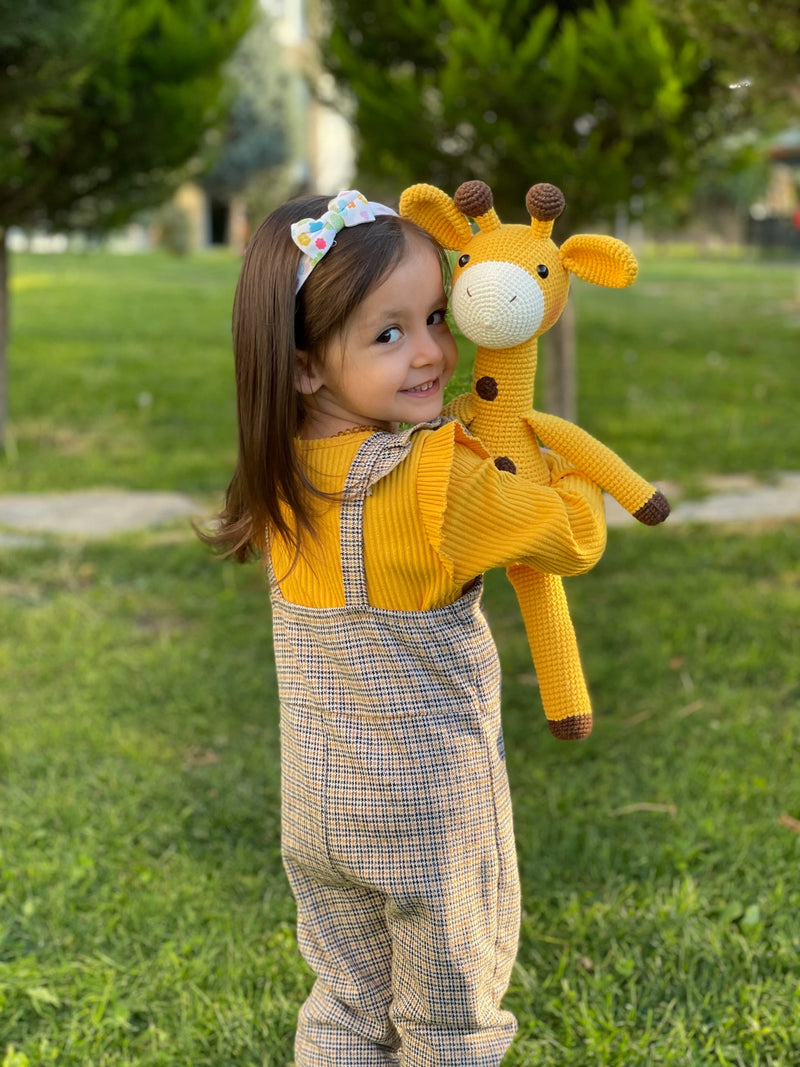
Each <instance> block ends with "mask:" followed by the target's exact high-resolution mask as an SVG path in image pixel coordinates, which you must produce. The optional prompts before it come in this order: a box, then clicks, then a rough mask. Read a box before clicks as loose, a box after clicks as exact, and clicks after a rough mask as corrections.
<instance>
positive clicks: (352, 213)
mask: <svg viewBox="0 0 800 1067" xmlns="http://www.w3.org/2000/svg"><path fill="white" fill-rule="evenodd" d="M396 214H397V212H396V211H393V210H392V209H391V208H390V207H386V206H385V205H384V204H376V203H374V202H373V201H371V200H367V198H366V197H365V196H363V195H362V194H361V193H359V192H358V190H357V189H350V190H345V191H344V192H341V193H339V195H338V196H335V197H334V198H333V200H331V201H330V202H329V203H328V210H327V211H326V212H325V214H324V215H323V216H322V217H321V218H319V219H301V220H300V221H299V222H293V223H292V240H293V241H294V243H295V244H296V245H297V247H298V248H299V249H300V251H301V252H302V253H303V258H302V259H301V260H300V266H299V267H298V268H297V286H296V288H295V293H297V292H299V291H300V286H301V285H302V284H303V282H304V281H305V280H306V278H307V277H308V276H309V274H310V273H311V271H312V270H313V269H314V267H316V265H317V263H319V261H320V260H321V259H322V257H323V256H324V255H325V253H326V252H328V251H329V249H330V247H331V245H332V244H333V242H334V241H335V239H336V234H337V233H338V232H339V230H341V229H344V227H345V226H360V225H361V224H362V223H363V222H374V221H375V217H376V216H377V215H396Z"/></svg>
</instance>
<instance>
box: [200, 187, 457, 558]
mask: <svg viewBox="0 0 800 1067" xmlns="http://www.w3.org/2000/svg"><path fill="white" fill-rule="evenodd" d="M330 199H331V198H330V197H327V196H313V197H305V198H303V199H300V200H291V201H289V202H288V203H286V204H283V205H282V206H281V207H279V208H277V209H276V210H275V211H273V212H272V214H270V215H268V216H267V218H265V219H264V221H263V222H262V223H261V225H260V226H259V227H258V229H257V230H256V232H255V233H254V234H253V237H252V239H251V241H250V244H249V245H248V248H247V252H246V254H245V258H244V264H243V266H242V271H241V274H240V276H239V283H238V285H237V287H236V295H235V297H234V302H233V352H234V362H235V373H236V399H237V413H238V424H239V455H238V459H237V463H236V469H235V471H234V474H233V478H232V479H231V483H230V485H229V486H228V490H227V493H226V496H225V504H224V507H223V509H222V511H221V513H220V515H219V516H218V520H217V527H216V529H215V530H214V532H211V533H209V532H201V531H198V532H199V534H200V537H201V538H202V540H203V541H205V542H206V543H207V544H209V545H211V546H212V547H213V548H215V549H217V550H218V551H219V552H220V553H221V554H222V555H224V556H234V557H235V558H236V559H237V560H239V561H240V562H244V561H245V560H246V559H248V558H250V557H252V556H263V555H264V553H265V551H266V547H267V530H268V529H270V530H272V531H274V532H275V533H276V534H277V535H278V536H280V537H282V538H284V539H285V540H286V541H287V542H288V543H289V544H290V545H291V546H293V548H294V549H295V550H296V551H299V547H300V539H301V537H302V535H303V533H308V532H310V531H311V526H312V524H311V499H312V497H313V495H315V494H316V495H317V496H319V495H324V494H320V493H319V491H318V490H316V489H315V488H314V486H313V485H312V483H311V482H310V481H309V479H308V477H307V476H306V474H305V473H304V471H303V468H302V465H301V462H300V460H299V459H298V456H297V453H296V449H295V445H294V439H295V437H296V436H297V434H298V432H299V429H300V425H301V423H302V420H303V405H302V402H301V399H300V396H299V394H298V393H297V391H296V389H295V370H296V366H297V350H298V349H302V350H303V351H304V352H306V353H307V354H308V358H309V359H310V360H311V361H312V362H314V361H316V362H319V361H321V360H322V359H323V358H324V352H325V349H326V347H327V345H328V343H329V342H330V341H331V340H332V339H333V338H334V337H335V336H336V335H337V334H339V333H341V331H342V329H343V328H344V326H345V323H346V322H347V320H348V318H349V317H350V316H351V315H352V314H353V312H354V311H355V310H356V309H357V308H358V306H359V304H361V302H362V301H363V300H364V299H365V297H366V296H367V295H368V294H369V293H370V292H371V291H372V289H374V288H375V287H376V286H377V285H379V284H380V283H381V281H383V279H384V278H385V277H386V275H387V274H388V273H389V272H390V271H391V270H392V269H393V268H394V267H395V266H396V265H397V263H398V261H399V260H400V259H401V258H402V256H403V254H404V252H405V250H406V243H407V240H408V237H409V235H410V234H416V235H418V236H419V237H420V238H422V239H424V240H425V241H428V242H429V243H431V244H434V247H435V248H436V251H437V252H438V253H440V255H441V251H440V249H439V247H438V245H435V242H433V239H432V238H431V237H429V235H428V234H426V233H425V231H424V230H421V229H420V228H419V227H417V226H415V225H414V223H412V222H410V221H408V220H407V219H402V218H400V217H398V216H395V215H379V216H378V217H377V218H376V219H375V221H374V222H369V223H364V224H363V225H360V226H354V227H349V228H346V229H343V230H340V231H339V233H338V234H337V235H336V242H335V245H334V247H333V248H331V249H330V251H329V252H328V253H327V255H326V256H324V258H323V259H321V260H320V261H319V263H318V264H317V265H316V266H315V267H314V270H313V271H312V272H311V274H310V275H309V276H308V278H307V279H306V281H305V284H304V285H303V287H302V288H301V290H300V292H299V293H297V295H296V296H295V285H296V279H297V268H298V265H299V263H300V257H301V252H300V250H299V248H298V247H297V246H296V245H295V243H294V241H293V240H292V237H291V232H290V228H291V224H292V223H293V222H298V221H299V220H300V219H304V218H319V217H320V216H321V215H322V214H323V213H324V212H325V211H326V210H327V206H328V202H329V200H330ZM287 512H290V513H291V514H292V515H293V522H290V521H289V520H288V519H287Z"/></svg>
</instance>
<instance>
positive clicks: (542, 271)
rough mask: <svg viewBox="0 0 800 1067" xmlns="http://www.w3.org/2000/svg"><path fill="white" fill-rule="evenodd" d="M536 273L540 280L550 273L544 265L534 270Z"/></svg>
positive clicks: (541, 264)
mask: <svg viewBox="0 0 800 1067" xmlns="http://www.w3.org/2000/svg"><path fill="white" fill-rule="evenodd" d="M536 273H537V274H538V275H539V277H540V278H546V277H547V275H548V274H549V273H550V271H549V270H548V269H547V267H546V266H545V265H544V263H540V264H539V266H538V267H537V268H536Z"/></svg>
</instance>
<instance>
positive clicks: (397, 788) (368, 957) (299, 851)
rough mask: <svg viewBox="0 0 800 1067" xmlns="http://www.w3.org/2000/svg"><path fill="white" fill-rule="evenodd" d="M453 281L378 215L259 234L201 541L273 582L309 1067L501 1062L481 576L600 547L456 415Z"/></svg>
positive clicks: (502, 944) (506, 947)
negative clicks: (223, 494) (219, 499)
mask: <svg viewBox="0 0 800 1067" xmlns="http://www.w3.org/2000/svg"><path fill="white" fill-rule="evenodd" d="M443 262H444V260H443V256H442V253H441V250H440V249H439V248H438V247H437V246H436V245H435V244H434V242H433V241H432V239H431V238H430V237H429V236H428V235H427V234H426V233H424V232H423V231H422V230H420V229H418V228H417V227H416V226H414V225H413V223H410V222H408V221H407V220H404V219H401V218H399V217H398V216H397V215H396V214H395V213H394V212H393V211H391V209H389V208H387V207H384V206H382V205H380V204H374V203H368V202H367V201H366V200H365V198H364V197H362V196H361V195H360V194H358V193H356V192H346V193H342V194H340V195H339V196H338V197H336V198H334V199H333V200H331V201H330V203H329V202H328V198H327V197H310V198H306V199H303V200H297V201H293V202H290V203H288V204H285V205H283V206H282V207H280V208H278V209H277V210H276V211H275V212H273V214H272V215H270V216H269V217H268V218H267V219H266V220H265V221H264V222H263V223H262V224H261V226H260V228H259V229H258V230H257V232H256V233H255V235H254V236H253V239H252V241H251V243H250V246H249V248H248V251H247V255H246V258H245V261H244V265H243V268H242V272H241V277H240V280H239V284H238V288H237V291H236V298H235V302H234V316H233V321H234V351H235V358H236V383H237V392H238V414H239V459H238V464H237V467H236V471H235V474H234V476H233V480H232V481H231V484H230V487H229V489H228V494H227V498H226V505H225V509H224V511H223V513H222V516H221V520H220V526H219V529H218V531H217V532H216V534H215V535H214V536H213V537H211V538H209V540H210V541H211V542H212V543H213V544H215V546H216V547H217V548H219V549H223V550H224V551H226V552H228V553H229V554H233V555H235V556H236V557H237V558H238V559H240V560H244V559H245V558H247V557H248V556H249V555H252V554H255V555H257V556H258V557H259V558H261V559H263V561H264V563H265V565H266V568H267V571H268V574H269V577H270V583H271V591H272V612H273V625H274V642H275V657H276V663H277V672H278V681H279V689H280V704H281V761H282V776H283V777H282V851H283V858H284V864H285V868H286V872H287V875H288V877H289V881H290V883H291V887H292V891H293V893H294V896H295V899H296V901H297V916H298V918H297V935H298V942H299V946H300V951H301V952H302V954H303V956H304V957H305V959H306V960H307V961H308V963H309V964H310V966H311V967H312V968H313V970H314V972H315V973H316V975H317V981H316V983H315V985H314V987H313V990H312V992H311V995H310V997H309V998H308V1000H307V1001H306V1003H305V1004H304V1005H303V1006H302V1008H301V1010H300V1015H299V1020H298V1028H297V1037H296V1042H295V1062H296V1065H297V1067H377V1065H388V1064H395V1065H399V1064H402V1065H403V1067H439V1065H444V1064H447V1065H449V1067H454V1065H458V1067H468V1065H469V1067H473V1065H474V1067H478V1065H480V1067H490V1065H495V1064H499V1063H500V1060H501V1059H502V1057H503V1054H504V1052H505V1050H506V1049H507V1048H508V1046H509V1044H510V1042H511V1040H512V1037H513V1035H514V1032H515V1029H516V1022H515V1019H514V1017H513V1016H512V1015H511V1014H510V1013H509V1012H508V1011H504V1010H502V1009H501V1007H500V1001H501V998H502V996H503V994H504V992H505V990H506V987H507V985H508V981H509V976H510V973H511V967H512V963H513V961H514V956H515V953H516V948H517V938H518V930H519V882H518V877H517V865H516V856H515V848H514V838H513V831H512V822H511V809H510V803H509V790H508V781H507V777H506V769H505V760H504V751H503V738H502V732H501V725H500V671H499V664H498V658H497V653H496V650H495V646H494V643H493V641H492V637H491V634H490V632H489V629H488V626H487V624H486V621H485V619H484V616H483V614H482V612H481V607H480V597H481V587H482V578H481V575H482V574H483V572H484V571H485V570H487V569H489V568H491V567H506V566H508V565H509V564H511V563H512V562H515V561H521V562H523V563H526V564H528V565H529V566H532V567H535V568H536V569H537V570H542V571H549V572H552V573H555V574H562V575H568V574H579V573H581V572H583V571H586V570H588V569H589V568H590V567H591V566H593V564H594V563H595V562H596V561H597V560H598V559H599V557H600V555H601V553H602V550H603V547H604V544H605V522H604V516H603V505H602V501H601V496H600V492H599V490H597V488H596V487H595V486H594V485H592V484H591V483H589V482H587V481H585V480H584V479H583V478H582V477H581V476H580V475H578V474H577V473H576V472H575V471H574V470H572V469H571V468H570V467H569V466H568V464H567V463H566V462H565V461H564V460H563V459H561V458H560V457H558V456H555V455H552V454H551V455H548V456H547V457H546V458H547V462H548V465H549V467H550V470H551V482H550V485H549V486H540V485H534V484H528V483H527V482H526V481H525V480H524V479H523V478H520V477H517V476H516V475H514V474H511V473H509V472H507V471H500V470H498V469H497V468H496V467H495V465H494V463H493V461H492V459H491V458H490V457H489V456H488V455H487V453H486V452H485V450H484V449H483V447H482V446H481V444H480V442H479V441H478V440H477V439H475V438H472V437H470V436H469V435H468V433H467V432H466V431H465V430H464V429H463V428H462V427H461V426H460V425H459V424H458V423H457V422H455V421H452V420H447V419H444V418H442V417H441V411H442V403H443V396H444V389H445V386H446V385H447V382H448V380H449V379H450V376H451V375H452V373H453V368H454V366H455V362H456V345H455V342H454V340H453V338H452V336H451V334H450V331H449V329H448V326H447V322H446V320H445V311H446V306H447V299H446V296H445V291H444V288H443V284H442V266H443ZM401 424H410V425H411V429H405V430H400V426H401Z"/></svg>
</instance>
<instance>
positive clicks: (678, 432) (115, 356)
mask: <svg viewBox="0 0 800 1067" xmlns="http://www.w3.org/2000/svg"><path fill="white" fill-rule="evenodd" d="M238 268H239V262H238V260H237V259H236V258H235V257H233V256H232V255H230V254H228V253H218V254H213V255H211V254H208V255H203V256H195V257H190V258H186V259H174V258H170V257H168V256H166V255H163V254H159V253H152V254H148V255H145V256H128V257H125V256H114V255H111V254H108V253H105V252H96V253H87V254H83V255H75V254H71V255H64V256H52V257H50V256H41V255H39V256H34V255H29V254H26V255H17V256H14V257H13V263H12V308H11V320H12V331H11V344H10V367H11V374H10V379H11V380H10V394H11V428H12V436H11V446H12V447H11V450H10V454H9V456H8V457H7V458H6V459H0V492H2V491H6V492H8V491H17V490H43V489H50V490H59V489H67V488H85V487H89V486H102V485H111V486H124V487H130V488H148V489H155V488H161V489H178V490H184V491H187V492H192V493H200V494H205V493H211V494H218V493H219V492H220V491H221V490H222V488H224V486H225V485H226V484H227V481H228V479H229V477H230V473H231V469H232V465H233V462H234V458H235V451H236V432H235V406H234V390H233V371H232V356H231V351H230V348H231V346H230V309H231V303H232V299H233V291H234V287H235V283H236V277H237V274H238ZM798 278H800V274H799V273H798V267H797V265H793V264H791V263H768V262H759V261H744V260H741V261H733V262H731V261H726V260H713V261H706V260H693V259H689V258H682V259H674V258H669V257H665V256H662V257H661V258H658V257H655V256H653V255H650V256H645V257H643V259H642V264H641V270H640V275H639V278H638V279H637V281H636V283H635V284H634V285H633V287H632V288H630V289H627V290H623V291H617V290H607V289H600V288H596V287H594V286H590V285H588V284H586V283H583V282H579V281H578V282H575V284H574V286H573V294H572V297H571V299H572V300H573V301H574V303H575V306H576V310H577V319H578V347H579V378H580V381H579V392H580V404H579V407H580V410H579V421H580V422H581V424H582V425H584V426H585V427H586V429H588V430H589V431H590V432H592V433H594V434H595V435H596V436H598V437H600V438H601V440H603V441H605V442H606V443H607V444H609V445H610V446H611V447H612V448H614V449H616V450H617V451H619V452H620V453H621V454H622V455H623V456H624V457H625V458H626V459H627V460H628V461H629V462H630V463H631V464H632V465H633V466H635V467H637V468H638V469H640V470H641V472H642V473H643V474H645V475H646V476H647V477H648V478H650V479H651V480H658V479H668V480H670V481H672V482H677V483H678V484H681V485H685V486H687V487H688V488H690V489H691V488H696V487H697V486H699V485H700V483H701V481H702V475H704V474H721V473H729V472H734V471H736V472H738V471H742V472H754V473H756V474H758V475H760V476H763V477H767V478H768V477H770V476H771V475H772V474H773V473H774V472H775V471H777V470H782V469H787V468H791V469H794V468H795V467H797V466H798V462H799V461H798V456H800V419H798V418H797V408H798V400H800V378H799V376H798V373H797V337H798V327H800V282H798ZM546 342H547V338H545V339H544V341H543V344H542V349H543V354H542V372H541V373H542V376H544V375H546V373H547V350H546ZM469 348H470V346H469V345H468V344H465V345H464V346H463V349H464V353H465V355H464V358H463V359H462V361H461V364H460V366H459V370H458V373H457V376H456V378H455V379H454V381H453V382H452V383H451V386H450V389H449V394H450V395H454V394H455V393H457V392H462V391H464V390H466V389H468V388H469V386H470V360H469V355H470V352H469ZM543 395H544V393H543V390H542V389H541V388H539V389H537V402H539V403H542V404H543Z"/></svg>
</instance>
